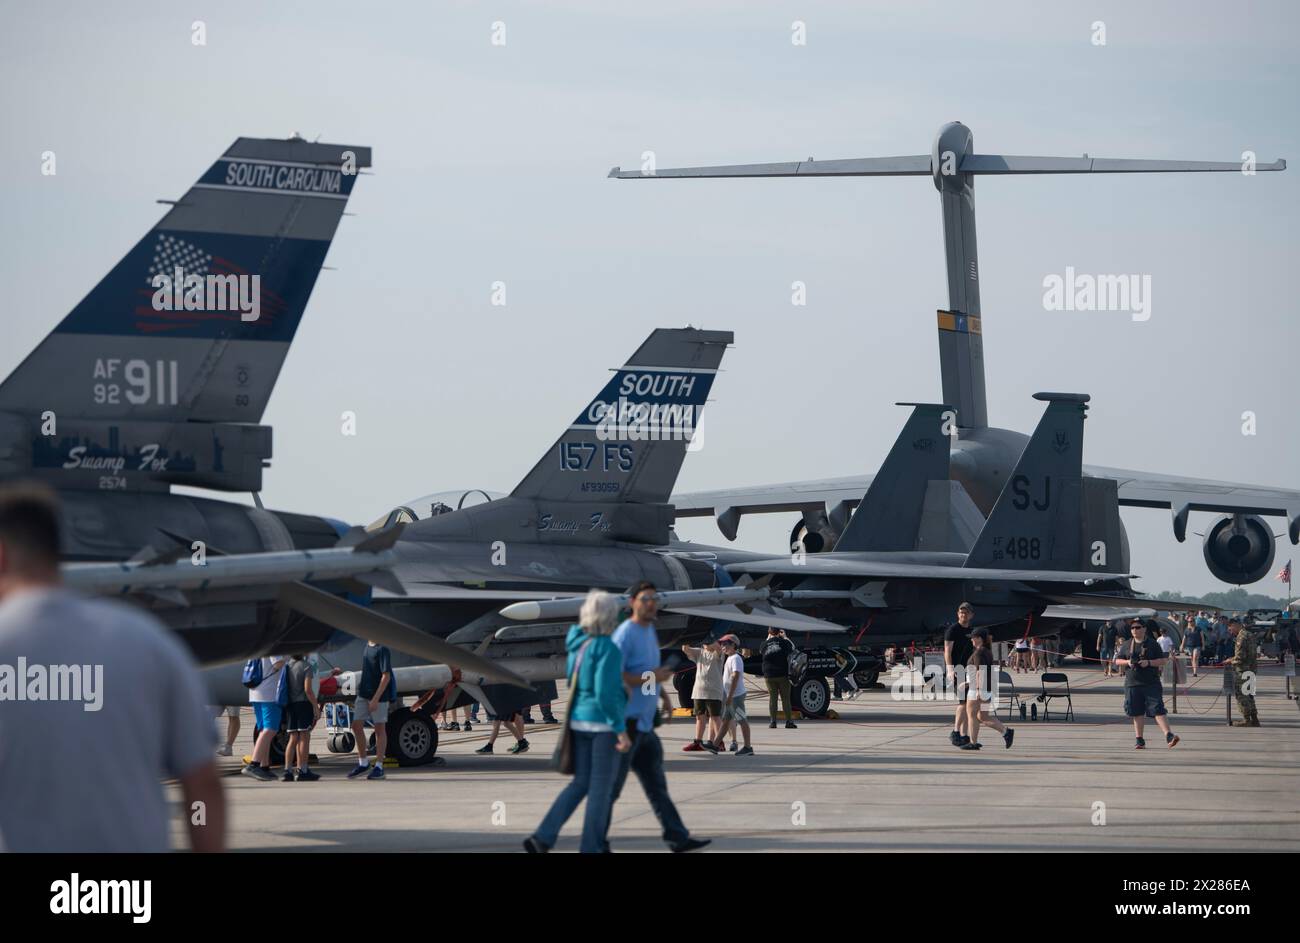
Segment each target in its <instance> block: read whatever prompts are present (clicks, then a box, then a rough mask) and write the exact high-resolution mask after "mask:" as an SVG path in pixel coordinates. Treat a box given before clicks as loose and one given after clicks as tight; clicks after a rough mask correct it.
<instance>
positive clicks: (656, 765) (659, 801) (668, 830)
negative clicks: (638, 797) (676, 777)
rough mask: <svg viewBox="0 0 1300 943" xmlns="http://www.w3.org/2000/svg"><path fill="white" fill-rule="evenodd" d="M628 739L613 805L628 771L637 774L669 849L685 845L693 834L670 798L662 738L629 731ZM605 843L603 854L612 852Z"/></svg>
mask: <svg viewBox="0 0 1300 943" xmlns="http://www.w3.org/2000/svg"><path fill="white" fill-rule="evenodd" d="M630 723H631V722H630V721H629V724H630ZM628 736H629V737H631V738H632V748H631V749H630V750H628V751H627V752H626V753H621V754H618V756H619V760H620V762H619V764H618V771H617V773H616V774H615V776H614V789H613V792H612V794H611V796H610V805H611V806H613V804H614V803H615V802H617V801H618V797H619V796H620V795H621V794H622V793H623V784H624V783H625V782H627V774H628V770H633V771H634V772H635V773H636V778H637V779H639V780H641V788H642V789H643V790H644V791H645V797H646V798H647V799H648V800H650V808H652V809H654V813H655V817H656V818H657V819H659V825H660V827H661V828H663V837H664V841H665V842H667V843H668V844H669V845H678V844H681V843H682V842H684V841H686V839H688V838H690V837H691V833H690V832H688V831H687V830H686V826H685V825H683V824H682V817H681V816H680V815H678V814H677V806H675V805H673V800H672V798H671V797H670V796H669V795H668V779H667V778H666V777H665V776H664V748H663V744H661V743H660V742H659V735H658V734H656V733H655V732H654V729H653V728H651V729H650V730H644V731H635V732H634V731H632V730H631V729H630V728H629V730H628ZM608 821H609V820H608V818H607V819H606V826H605V829H606V831H608V830H609V825H608ZM584 838H585V836H584ZM602 839H603V848H602V850H608V849H609V840H608V839H607V838H604V837H603V836H602Z"/></svg>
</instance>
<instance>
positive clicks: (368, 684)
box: [348, 642, 397, 779]
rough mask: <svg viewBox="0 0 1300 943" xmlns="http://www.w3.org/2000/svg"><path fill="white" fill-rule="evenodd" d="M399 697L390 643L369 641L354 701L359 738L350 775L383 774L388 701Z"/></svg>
mask: <svg viewBox="0 0 1300 943" xmlns="http://www.w3.org/2000/svg"><path fill="white" fill-rule="evenodd" d="M396 697H397V688H396V686H395V685H394V684H393V658H392V655H391V654H390V653H389V651H388V647H387V646H385V645H376V644H375V643H374V642H370V643H368V644H367V645H366V653H365V655H363V656H362V658H361V680H360V681H359V682H358V683H357V699H356V701H354V702H353V704H352V735H353V736H354V737H355V738H356V741H357V767H356V769H354V770H353V771H352V772H350V773H348V779H356V778H357V777H358V776H365V777H366V779H383V778H384V756H385V755H386V754H387V752H388V705H389V704H391V703H392V702H393V700H394V699H395V698H396ZM367 720H369V721H370V722H371V723H372V724H374V726H375V765H374V767H373V768H370V765H369V763H368V762H367V759H366V728H365V723H366V721H367Z"/></svg>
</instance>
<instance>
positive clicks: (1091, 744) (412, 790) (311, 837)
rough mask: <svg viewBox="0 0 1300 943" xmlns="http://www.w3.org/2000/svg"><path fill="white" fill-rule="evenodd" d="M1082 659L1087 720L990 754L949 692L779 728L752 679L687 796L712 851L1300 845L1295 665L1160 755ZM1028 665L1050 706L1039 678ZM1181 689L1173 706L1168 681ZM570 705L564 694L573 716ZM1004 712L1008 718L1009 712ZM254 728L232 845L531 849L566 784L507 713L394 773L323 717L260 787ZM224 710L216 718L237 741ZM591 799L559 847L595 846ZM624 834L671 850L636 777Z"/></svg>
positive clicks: (230, 778)
mask: <svg viewBox="0 0 1300 943" xmlns="http://www.w3.org/2000/svg"><path fill="white" fill-rule="evenodd" d="M1064 670H1065V671H1066V672H1067V674H1068V675H1069V677H1070V681H1071V684H1072V687H1073V700H1074V711H1075V715H1076V719H1075V720H1074V721H1073V722H1067V721H1065V720H1064V719H1063V716H1064V703H1063V702H1062V701H1057V702H1054V703H1053V706H1052V719H1051V720H1050V721H1047V722H1044V721H1042V720H1039V721H1037V722H1035V721H1032V720H1023V721H1022V720H1020V719H1019V712H1018V711H1016V712H1015V714H1016V716H1015V719H1013V720H1011V721H1009V723H1010V725H1011V726H1013V727H1015V729H1016V737H1015V743H1014V746H1013V747H1012V748H1011V749H1006V748H1004V746H1003V742H1002V738H1001V737H1000V736H999V735H998V734H997V733H996V732H994V731H992V730H985V731H983V732H982V733H981V736H980V740H981V741H982V742H983V744H984V747H983V749H982V750H980V751H979V752H966V751H962V750H958V749H956V748H954V747H953V746H951V745H950V744H949V741H948V732H949V730H950V729H951V718H952V704H951V703H943V702H934V701H930V702H917V701H899V700H895V699H894V698H892V697H891V693H890V690H889V688H888V687H886V688H883V689H882V688H877V689H874V690H870V691H865V692H863V693H862V694H861V695H860V696H859V697H858V698H857V699H855V700H851V701H835V702H833V705H832V706H833V708H834V709H835V710H836V711H838V712H839V714H840V719H839V720H820V721H818V720H802V721H798V723H799V727H798V729H797V730H787V729H785V728H784V726H779V727H778V728H777V729H776V730H772V729H769V728H768V726H767V724H768V717H767V697H766V692H765V691H762V690H759V689H760V687H761V680H759V679H754V678H747V679H746V680H747V683H748V686H749V712H750V717H751V720H752V721H753V743H754V749H755V753H756V755H754V756H750V757H737V756H735V755H734V754H730V753H726V754H722V755H719V756H712V755H710V754H708V753H683V752H682V747H683V746H684V745H685V744H687V743H688V742H689V741H690V740H691V739H692V737H693V730H694V723H693V721H692V720H689V719H685V718H675V719H674V720H673V721H672V722H671V723H668V724H666V725H665V726H663V727H660V728H659V735H660V737H661V738H662V741H663V744H664V750H665V754H666V757H667V761H666V770H667V775H668V784H669V789H670V791H671V793H672V796H673V799H674V801H675V802H676V804H677V807H678V809H679V811H680V812H681V815H682V818H683V819H684V820H685V822H686V825H687V826H688V827H689V828H690V829H691V832H692V834H693V835H695V836H697V837H701V838H711V839H713V845H712V846H711V847H710V849H709V850H712V851H740V852H761V851H891V850H912V851H937V852H943V851H1004V852H1015V851H1020V850H1035V851H1242V852H1252V851H1297V850H1300V706H1298V702H1296V701H1292V700H1287V699H1286V697H1285V694H1284V686H1285V680H1284V678H1283V676H1282V669H1281V668H1280V667H1276V666H1274V665H1271V664H1270V665H1266V666H1264V667H1262V668H1261V673H1260V681H1259V692H1258V694H1257V702H1258V706H1259V716H1260V720H1261V722H1262V723H1263V725H1264V726H1262V727H1260V728H1258V729H1253V728H1235V727H1228V726H1226V725H1225V721H1224V698H1223V696H1222V695H1221V692H1220V687H1221V683H1222V682H1221V675H1220V673H1219V672H1218V671H1217V670H1215V669H1207V670H1203V671H1202V672H1201V677H1200V678H1197V679H1190V682H1189V683H1185V684H1183V685H1180V688H1179V690H1180V695H1179V699H1178V711H1179V712H1178V714H1176V715H1175V714H1172V713H1171V714H1170V718H1169V719H1170V721H1171V723H1172V724H1173V728H1174V731H1175V732H1176V733H1177V734H1179V736H1181V738H1182V742H1181V743H1180V744H1179V745H1178V746H1177V747H1176V748H1174V749H1167V748H1166V746H1165V743H1164V736H1163V735H1162V734H1161V733H1160V731H1159V729H1158V728H1157V727H1156V726H1155V724H1154V723H1151V722H1150V721H1148V725H1147V731H1146V740H1147V749H1146V750H1144V751H1136V750H1135V749H1134V740H1133V731H1132V726H1131V724H1130V722H1129V721H1128V720H1127V719H1126V718H1125V717H1124V716H1123V712H1122V711H1123V687H1122V685H1123V681H1122V679H1120V678H1111V679H1102V677H1101V673H1100V671H1098V670H1097V669H1096V668H1093V667H1081V666H1080V663H1079V662H1077V661H1070V662H1068V663H1067V667H1066V668H1065V669H1064ZM1012 677H1013V680H1014V681H1015V684H1016V686H1017V688H1018V689H1019V690H1020V692H1021V693H1022V695H1024V694H1026V693H1028V694H1029V696H1027V697H1025V700H1026V701H1027V702H1028V703H1033V694H1036V693H1037V691H1038V690H1039V686H1040V681H1039V675H1037V674H1015V675H1013V676H1012ZM881 680H882V682H886V683H888V680H889V679H888V676H885V675H882V676H881ZM1293 682H1294V679H1293ZM561 687H563V685H561ZM1165 702H1166V704H1167V705H1168V706H1169V707H1170V709H1171V710H1172V698H1171V697H1170V691H1169V686H1168V685H1166V688H1165ZM564 703H565V698H564V696H563V691H562V692H561V698H560V699H559V701H557V702H556V709H557V713H559V714H560V716H561V717H562V716H563V714H562V711H563V707H564ZM1039 708H1040V714H1041V705H1039ZM1058 711H1059V715H1060V716H1059V717H1058ZM534 716H540V714H539V713H538V712H536V711H534ZM1000 716H1001V717H1002V719H1003V720H1004V722H1006V711H1005V709H1004V710H1003V711H1002V714H1001V715H1000ZM1233 716H1234V718H1236V717H1238V716H1239V715H1238V713H1237V710H1236V705H1235V703H1234V705H1233ZM241 721H242V725H243V727H242V730H241V731H240V736H239V739H238V741H237V742H236V749H235V753H236V756H234V757H222V758H219V764H220V766H221V768H222V771H223V774H225V775H224V778H223V784H224V785H225V787H226V797H227V802H228V805H229V813H230V823H229V831H228V846H229V848H230V849H231V850H232V851H453V852H516V851H520V850H521V844H520V843H521V841H522V840H523V838H524V837H525V836H526V835H528V834H529V833H530V832H531V831H532V829H534V828H535V827H536V826H537V825H538V823H539V822H540V821H541V819H542V816H543V815H544V814H545V813H546V810H547V809H548V808H549V806H550V803H551V801H552V800H553V799H554V798H555V796H556V795H557V794H558V793H559V791H560V789H561V788H562V787H563V784H564V782H565V781H566V779H565V777H561V776H559V775H557V774H555V773H552V772H551V771H550V769H549V761H550V756H551V750H552V748H553V747H554V745H555V741H556V737H557V731H558V727H556V726H553V725H537V726H531V727H529V728H528V739H529V741H530V743H531V750H530V752H528V753H526V754H522V755H518V756H512V755H510V754H507V753H506V752H505V750H506V748H507V747H509V746H510V745H511V744H512V743H513V738H512V737H511V736H510V734H508V733H506V732H505V731H504V730H503V732H502V735H501V736H500V737H499V738H498V740H497V744H496V753H495V755H492V756H476V755H474V753H473V751H474V750H475V749H477V748H478V747H479V746H481V745H482V744H483V743H484V742H485V741H486V739H487V733H488V730H489V729H490V725H484V726H476V727H475V729H474V731H473V733H471V734H466V733H463V732H461V733H456V732H440V734H439V736H440V742H439V749H438V755H439V756H441V757H443V758H444V759H445V760H446V764H445V765H443V766H423V767H414V768H406V769H390V770H388V778H387V779H386V780H385V781H382V782H370V781H366V780H364V779H358V780H347V779H345V778H344V777H345V775H346V773H347V772H348V771H349V770H350V769H351V768H352V767H353V765H354V764H355V754H348V755H341V754H332V753H329V752H327V751H326V749H325V736H324V726H323V723H322V724H321V725H318V727H317V729H316V733H315V734H314V736H313V745H312V749H313V751H314V752H316V753H317V754H318V756H319V758H320V763H319V765H318V766H316V767H315V769H316V771H317V772H318V773H319V774H320V775H321V777H322V779H321V780H320V781H319V782H314V783H284V782H280V781H279V780H278V778H277V781H276V782H268V783H262V782H258V781H256V780H254V779H252V778H250V777H247V776H242V775H239V772H238V770H239V768H240V765H241V764H240V761H239V758H238V756H239V755H240V754H242V753H248V752H250V751H251V749H252V743H251V733H252V714H251V712H249V711H248V710H244V711H243V712H242V715H241ZM225 723H226V721H225V718H224V717H221V718H218V720H217V727H218V729H219V730H220V731H221V734H222V736H223V738H224V731H225ZM168 788H169V796H170V797H171V798H172V800H173V802H174V803H176V819H175V823H176V824H175V834H174V837H175V842H174V844H175V846H176V847H185V840H184V838H183V824H182V819H181V814H182V811H183V810H182V809H180V807H179V802H180V798H179V792H178V790H177V789H176V788H175V786H169V787H168ZM582 811H583V807H581V806H580V807H579V809H578V811H577V812H576V813H575V814H574V816H573V818H571V819H570V821H569V823H568V825H567V826H566V827H565V829H564V831H563V832H562V833H561V837H560V842H559V846H558V848H556V849H555V850H556V851H576V850H577V845H578V836H579V834H580V831H581V827H582ZM1103 822H1104V824H1102V823H1103ZM610 840H611V844H612V846H613V849H614V851H615V852H632V851H654V852H660V851H665V850H667V849H666V846H665V845H664V844H663V842H662V840H661V839H660V833H659V827H658V824H657V822H656V820H655V817H654V814H653V812H652V811H651V810H650V807H649V804H648V803H647V802H646V800H645V796H644V794H643V793H642V791H641V788H640V786H639V784H638V783H637V781H636V779H635V777H634V776H630V777H629V779H628V784H627V787H626V788H625V790H624V792H623V796H622V798H621V799H620V801H619V802H618V804H617V805H616V806H615V808H614V815H613V824H612V826H611V829H610Z"/></svg>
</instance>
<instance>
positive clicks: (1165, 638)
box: [1156, 625, 1174, 655]
mask: <svg viewBox="0 0 1300 943" xmlns="http://www.w3.org/2000/svg"><path fill="white" fill-rule="evenodd" d="M1156 642H1157V643H1158V644H1159V645H1160V650H1161V651H1162V652H1164V653H1165V654H1166V655H1168V654H1169V653H1170V652H1172V651H1173V650H1174V637H1173V636H1172V635H1170V634H1169V630H1168V629H1166V628H1165V627H1164V626H1163V625H1162V626H1161V627H1160V638H1158V639H1156Z"/></svg>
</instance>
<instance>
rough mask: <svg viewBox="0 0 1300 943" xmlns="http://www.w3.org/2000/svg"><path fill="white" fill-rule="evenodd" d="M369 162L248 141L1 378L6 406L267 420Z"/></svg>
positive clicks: (332, 149)
mask: <svg viewBox="0 0 1300 943" xmlns="http://www.w3.org/2000/svg"><path fill="white" fill-rule="evenodd" d="M369 166H370V148H368V147H354V146H350V145H342V144H318V143H313V142H308V141H304V140H302V139H301V138H290V139H288V140H272V139H260V138H239V139H238V140H237V141H235V143H234V144H232V145H231V146H230V148H229V149H227V150H226V152H225V153H224V154H223V155H222V156H221V157H220V158H218V159H217V161H216V163H214V164H213V165H212V166H211V167H210V168H208V170H207V171H206V172H205V173H204V174H203V175H202V176H201V177H200V178H199V180H198V181H197V182H196V183H195V184H194V185H193V186H192V187H190V189H189V190H188V191H186V193H185V195H184V196H183V197H181V199H180V200H178V201H176V202H175V203H174V205H173V206H172V208H171V209H170V210H168V212H167V214H166V215H165V216H164V217H163V218H162V219H161V220H159V222H158V223H157V225H155V226H154V227H153V229H151V230H150V231H149V232H148V233H147V234H146V235H145V236H144V238H143V239H141V240H140V241H139V242H138V243H136V245H135V247H134V248H132V249H131V250H130V251H129V252H128V253H127V254H126V255H125V256H124V257H123V258H122V260H121V261H120V262H118V263H117V265H115V266H114V267H113V269H112V270H111V271H110V272H109V273H108V274H107V275H106V276H104V278H103V280H102V281H100V282H99V284H97V285H96V286H95V287H94V288H92V289H91V291H90V293H89V294H88V295H86V297H85V298H83V299H82V300H81V302H80V303H79V304H78V305H77V306H76V307H75V308H73V309H72V311H71V312H70V313H69V314H68V315H67V316H66V317H65V318H64V319H63V320H62V322H60V323H59V325H58V326H57V327H56V328H55V329H54V331H53V333H51V334H50V335H49V336H48V337H46V338H45V340H44V341H42V342H41V343H40V345H38V346H37V348H36V349H35V350H34V351H33V352H32V353H31V354H30V355H29V356H28V357H27V358H26V359H25V360H24V361H23V362H22V364H20V365H19V367H18V368H17V369H16V370H15V371H14V372H13V373H12V374H10V376H9V378H8V379H7V380H5V381H4V383H3V384H0V413H10V414H18V415H31V414H41V413H45V412H47V411H48V412H52V413H54V414H55V415H57V416H58V417H59V418H60V420H62V419H63V418H64V417H77V418H80V419H85V420H94V421H100V420H131V421H138V422H158V421H163V422H193V421H206V422H233V423H256V422H258V421H260V420H261V418H262V413H263V410H264V409H265V408H266V403H267V400H268V399H270V396H271V390H272V388H273V387H274V386H275V380H276V377H277V376H278V375H279V373H280V366H281V364H283V362H284V358H285V355H286V354H287V353H288V351H289V344H290V343H291V342H292V341H293V337H294V332H295V331H296V330H297V328H298V322H299V321H300V320H301V319H302V315H303V310H304V308H305V307H306V305H307V300H308V298H309V297H310V296H311V291H312V287H313V286H314V285H315V283H316V276H317V275H318V274H319V273H320V270H321V265H322V263H323V262H324V260H325V253H326V251H327V250H328V249H329V246H330V241H331V240H332V239H333V238H334V232H335V229H336V228H337V227H338V224H339V220H340V218H341V217H342V215H343V210H344V207H346V205H347V201H348V197H349V195H350V194H351V193H352V187H353V184H354V183H355V182H356V179H357V178H356V174H357V171H358V170H359V169H361V168H364V167H369ZM103 446H104V447H105V448H106V447H107V443H103Z"/></svg>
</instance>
